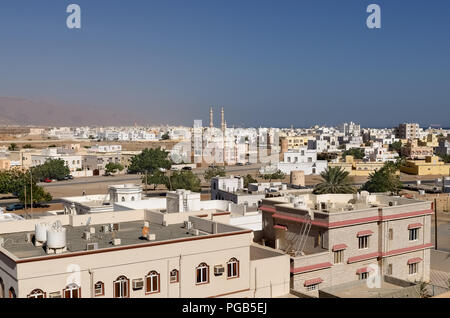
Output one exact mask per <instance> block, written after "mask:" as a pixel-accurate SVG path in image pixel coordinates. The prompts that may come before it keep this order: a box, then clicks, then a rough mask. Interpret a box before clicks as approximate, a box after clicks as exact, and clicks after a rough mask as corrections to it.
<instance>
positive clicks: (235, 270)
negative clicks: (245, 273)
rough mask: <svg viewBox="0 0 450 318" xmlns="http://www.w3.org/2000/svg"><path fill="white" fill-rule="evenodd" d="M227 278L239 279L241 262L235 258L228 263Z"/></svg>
mask: <svg viewBox="0 0 450 318" xmlns="http://www.w3.org/2000/svg"><path fill="white" fill-rule="evenodd" d="M227 277H228V278H236V277H239V261H238V260H237V259H235V258H232V259H230V260H229V261H228V263H227Z"/></svg>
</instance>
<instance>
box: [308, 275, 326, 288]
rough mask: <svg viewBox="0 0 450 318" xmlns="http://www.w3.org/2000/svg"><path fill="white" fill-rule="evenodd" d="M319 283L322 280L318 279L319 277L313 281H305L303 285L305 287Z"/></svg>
mask: <svg viewBox="0 0 450 318" xmlns="http://www.w3.org/2000/svg"><path fill="white" fill-rule="evenodd" d="M321 282H323V279H322V278H320V277H317V278H314V279H309V280H305V283H304V285H305V286H311V285H316V284H320V283H321Z"/></svg>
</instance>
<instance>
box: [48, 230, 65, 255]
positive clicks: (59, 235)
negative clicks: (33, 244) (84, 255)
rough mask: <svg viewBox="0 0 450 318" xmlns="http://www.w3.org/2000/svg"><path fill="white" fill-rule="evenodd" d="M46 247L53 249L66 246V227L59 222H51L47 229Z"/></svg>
mask: <svg viewBox="0 0 450 318" xmlns="http://www.w3.org/2000/svg"><path fill="white" fill-rule="evenodd" d="M47 247H49V248H54V249H57V248H64V247H66V228H65V227H62V226H61V224H53V225H52V226H51V227H50V228H49V229H48V231H47Z"/></svg>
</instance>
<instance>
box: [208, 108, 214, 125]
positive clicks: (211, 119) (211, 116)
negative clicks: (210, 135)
mask: <svg viewBox="0 0 450 318" xmlns="http://www.w3.org/2000/svg"><path fill="white" fill-rule="evenodd" d="M213 127H214V120H213V109H212V107H211V108H210V109H209V128H213Z"/></svg>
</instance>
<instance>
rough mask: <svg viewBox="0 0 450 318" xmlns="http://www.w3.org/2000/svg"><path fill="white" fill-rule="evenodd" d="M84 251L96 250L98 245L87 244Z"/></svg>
mask: <svg viewBox="0 0 450 318" xmlns="http://www.w3.org/2000/svg"><path fill="white" fill-rule="evenodd" d="M86 250H87V251H94V250H98V243H89V244H86Z"/></svg>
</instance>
